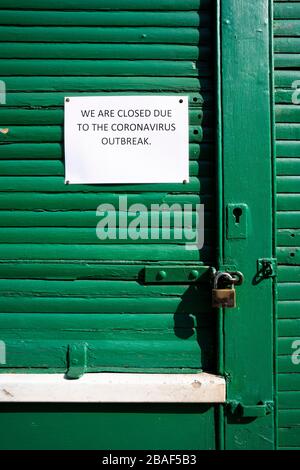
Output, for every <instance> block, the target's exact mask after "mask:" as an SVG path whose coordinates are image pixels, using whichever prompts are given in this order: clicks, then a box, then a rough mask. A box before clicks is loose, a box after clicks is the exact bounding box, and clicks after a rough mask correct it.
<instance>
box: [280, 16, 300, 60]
mask: <svg viewBox="0 0 300 470" xmlns="http://www.w3.org/2000/svg"><path fill="white" fill-rule="evenodd" d="M299 18H300V16H299ZM274 51H275V53H292V54H298V53H299V52H300V38H293V37H283V38H278V37H275V39H274ZM275 58H276V55H275ZM280 61H282V58H279V64H277V61H276V60H275V65H279V66H280Z"/></svg>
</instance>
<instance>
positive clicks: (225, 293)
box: [212, 272, 236, 308]
mask: <svg viewBox="0 0 300 470" xmlns="http://www.w3.org/2000/svg"><path fill="white" fill-rule="evenodd" d="M220 281H222V283H223V284H224V287H221V288H220V287H219V283H220ZM227 286H230V287H227ZM212 306H213V308H235V307H236V291H235V288H234V278H233V277H232V276H231V275H230V274H229V273H223V272H220V273H217V275H216V276H215V278H214V287H213V290H212Z"/></svg>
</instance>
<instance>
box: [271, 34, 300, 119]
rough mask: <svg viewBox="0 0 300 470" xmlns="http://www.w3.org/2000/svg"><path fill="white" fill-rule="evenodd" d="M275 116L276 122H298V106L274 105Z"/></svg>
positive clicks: (299, 112)
mask: <svg viewBox="0 0 300 470" xmlns="http://www.w3.org/2000/svg"><path fill="white" fill-rule="evenodd" d="M299 40H300V38H299ZM291 103H292V101H291ZM275 118H276V122H283V123H289V122H291V123H292V122H294V123H300V106H298V105H295V104H290V105H285V106H284V105H281V106H278V105H277V106H276V107H275Z"/></svg>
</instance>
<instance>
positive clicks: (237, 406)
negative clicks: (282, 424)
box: [226, 400, 274, 418]
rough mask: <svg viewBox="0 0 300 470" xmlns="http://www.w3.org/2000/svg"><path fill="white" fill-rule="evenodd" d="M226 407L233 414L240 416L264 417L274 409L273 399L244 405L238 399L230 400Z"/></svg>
mask: <svg viewBox="0 0 300 470" xmlns="http://www.w3.org/2000/svg"><path fill="white" fill-rule="evenodd" d="M226 408H227V409H228V411H229V412H230V414H231V415H234V416H237V417H239V418H263V417H264V416H267V415H269V414H271V413H272V412H273V410H274V402H273V401H261V402H259V403H258V404H257V405H244V404H243V403H241V402H239V401H237V400H231V401H228V402H227V404H226Z"/></svg>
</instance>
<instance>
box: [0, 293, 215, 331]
mask: <svg viewBox="0 0 300 470" xmlns="http://www.w3.org/2000/svg"><path fill="white" fill-rule="evenodd" d="M3 300H4V310H3V311H2V310H1V312H2V313H1V314H0V317H2V318H3V319H5V318H8V319H9V321H8V322H6V324H10V327H9V328H10V329H12V330H14V329H15V330H16V331H17V330H18V329H20V328H18V327H17V326H18V325H19V323H20V322H18V321H17V319H16V318H17V317H18V318H23V317H24V318H25V319H26V318H27V317H28V316H31V317H33V316H35V317H36V318H37V319H42V318H48V317H49V316H52V315H58V316H59V317H62V318H66V317H68V316H70V317H75V318H79V317H86V318H87V319H88V318H89V317H90V326H88V325H85V329H84V330H83V328H84V327H83V326H82V327H80V323H78V324H77V326H76V328H77V329H79V330H82V331H89V328H90V329H91V330H92V331H94V330H95V331H96V326H95V327H94V326H93V325H95V322H93V317H94V316H96V315H99V316H101V317H102V316H108V315H109V316H111V318H113V317H115V316H117V317H120V315H124V316H126V315H127V316H132V315H133V319H132V322H133V321H134V317H136V316H141V317H142V316H143V315H147V316H148V315H150V316H157V317H158V319H159V318H160V317H161V318H162V317H164V316H166V315H171V314H172V315H174V314H176V315H177V314H178V315H179V316H180V317H185V316H187V318H189V315H190V314H192V315H197V316H200V317H199V319H198V325H199V326H201V327H207V326H209V325H211V322H210V321H209V317H208V318H206V317H207V312H209V311H210V308H211V304H210V303H209V301H208V299H207V298H205V297H204V296H202V297H201V300H200V301H199V298H198V300H197V302H198V303H197V302H196V301H195V299H191V302H190V303H189V302H186V301H185V300H184V299H181V297H169V298H131V299H129V298H127V299H126V298H123V299H122V300H120V298H116V297H110V298H109V299H108V298H97V299H94V300H93V299H84V298H82V299H80V298H73V299H72V298H62V299H60V298H59V297H56V298H54V299H53V297H49V298H46V297H43V298H38V297H24V305H23V306H22V308H18V303H17V299H16V298H7V297H5V298H4V299H3ZM6 300H7V302H6ZM52 300H53V304H52V309H51V302H52ZM30 303H31V304H32V309H30ZM12 317H13V318H14V323H12V320H11V318H12ZM79 320H80V318H79ZM0 323H1V325H2V326H1V329H4V326H3V325H4V324H5V322H4V323H3V321H2V320H0ZM69 323H70V322H69ZM75 323H76V322H75ZM81 323H82V322H81ZM138 323H140V322H138ZM50 324H51V322H50V321H49V325H50ZM73 324H74V322H73ZM111 324H112V325H113V324H114V320H112V322H111ZM160 324H161V325H163V322H161V323H160ZM175 324H176V325H178V327H180V325H181V326H182V327H184V320H181V318H177V317H176V319H175V323H174V320H173V328H174V325H175ZM13 325H14V326H13ZM62 325H63V324H62ZM67 325H68V322H65V328H67V327H68V326H67ZM121 325H122V322H121V323H119V326H118V327H117V326H116V327H115V329H116V330H117V331H119V330H118V328H121ZM193 325H194V321H193V320H191V321H190V323H189V327H190V328H194V326H193ZM61 327H62V329H64V327H63V326H61ZM24 328H25V326H24ZM36 328H37V330H38V327H36ZM40 328H41V329H42V327H40ZM49 328H50V327H49ZM74 328H75V327H74ZM74 328H73V330H74ZM129 328H132V329H134V328H135V326H134V325H133V323H132V324H131V327H130V326H128V328H127V329H129ZM145 328H146V326H144V327H143V328H142V331H144V330H145ZM151 328H152V327H151ZM157 328H163V326H161V327H158V326H157ZM139 331H141V329H140V330H139ZM45 334H47V328H46V327H45Z"/></svg>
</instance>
